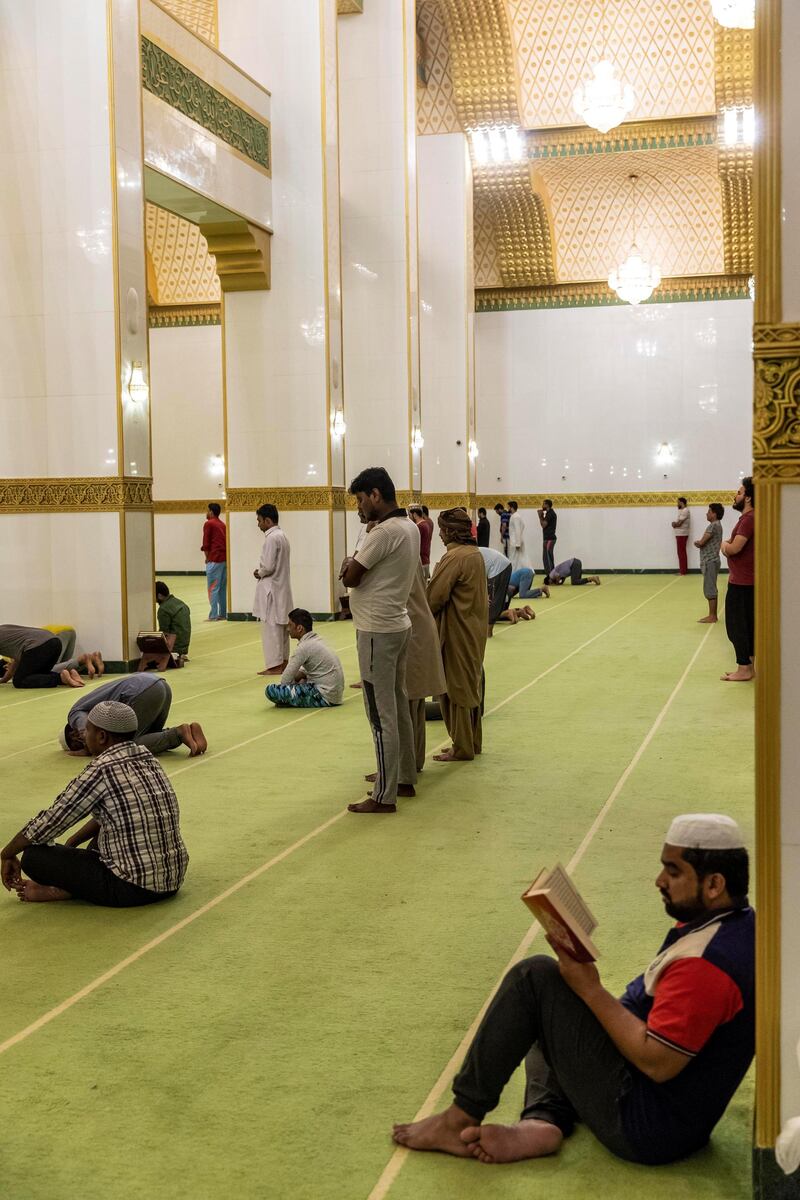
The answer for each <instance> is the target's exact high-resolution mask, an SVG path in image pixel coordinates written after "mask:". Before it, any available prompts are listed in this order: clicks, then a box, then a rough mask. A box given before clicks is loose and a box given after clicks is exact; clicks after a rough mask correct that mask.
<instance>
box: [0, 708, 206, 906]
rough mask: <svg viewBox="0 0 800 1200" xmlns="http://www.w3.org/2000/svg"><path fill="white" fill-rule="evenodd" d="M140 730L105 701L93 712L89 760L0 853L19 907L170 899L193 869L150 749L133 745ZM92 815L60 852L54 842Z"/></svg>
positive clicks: (129, 712)
mask: <svg viewBox="0 0 800 1200" xmlns="http://www.w3.org/2000/svg"><path fill="white" fill-rule="evenodd" d="M136 731H137V718H136V713H135V712H134V711H133V709H132V708H130V706H129V705H127V704H120V703H118V702H117V701H114V700H106V701H103V702H101V703H100V704H97V705H95V707H94V708H93V709H92V710H91V712H90V713H89V719H88V721H87V724H86V748H87V749H88V751H89V753H90V754H91V755H92V759H93V761H92V762H91V763H90V764H89V766H88V767H86V769H85V770H83V771H81V773H80V775H78V776H77V777H76V778H75V779H73V780H72V782H71V783H69V784H67V786H66V788H65V789H64V791H63V792H62V793H61V795H60V796H59V797H58V798H57V799H56V800H55V802H54V803H53V804H52V805H51V806H50V808H46V809H43V810H42V812H40V813H39V814H38V816H35V817H34V818H33V819H32V820H31V821H28V823H27V825H25V826H24V827H23V828H22V829H21V830H20V832H19V833H18V834H17V836H16V837H15V838H12V840H11V841H10V842H9V843H8V845H7V846H5V847H4V849H3V850H2V851H0V868H1V869H2V880H3V885H4V886H5V888H6V889H7V890H8V891H11V890H12V889H13V890H14V891H16V893H17V895H18V896H19V898H20V900H26V901H48V900H71V899H77V900H86V901H87V902H88V903H90V904H103V905H107V906H110V907H112V908H126V907H131V906H134V905H139V904H152V903H153V902H155V901H156V900H164V899H166V898H167V897H168V896H174V895H175V893H176V892H177V890H178V888H179V887H180V886H181V883H182V882H183V877H184V875H185V874H186V867H187V864H188V862H189V855H188V854H187V851H186V847H185V845H184V844H183V840H182V838H181V833H180V815H179V812H178V800H177V797H176V795H175V792H174V791H173V789H172V785H171V784H170V782H169V780H168V778H167V776H166V775H165V773H164V771H163V769H162V768H161V766H160V765H159V764H158V762H157V761H156V759H155V758H154V757H153V755H152V754H151V753H150V751H149V750H147V749H145V747H144V746H137V745H136V744H135V743H134V740H133V739H134V737H135V736H136ZM89 816H90V817H91V819H90V820H89V821H88V822H87V823H86V824H84V825H83V826H82V827H81V828H80V829H79V830H78V831H77V832H76V833H74V834H72V836H71V837H69V838H68V839H67V841H66V843H65V844H64V845H54V844H50V843H52V839H53V838H55V837H58V835H59V834H62V833H66V831H67V830H68V829H70V828H71V827H72V826H73V825H75V824H76V823H77V822H78V821H80V820H83V819H84V818H86V817H89ZM84 842H88V843H89V846H88V848H87V849H86V850H81V849H79V848H78V847H79V846H81V845H82V844H83V843H84ZM20 853H22V862H21V863H20V861H19V859H18V857H17V856H18V855H19V854H20ZM23 871H24V872H25V874H26V875H27V876H28V879H23V878H22V872H23Z"/></svg>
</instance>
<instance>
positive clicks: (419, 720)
mask: <svg viewBox="0 0 800 1200" xmlns="http://www.w3.org/2000/svg"><path fill="white" fill-rule="evenodd" d="M406 610H407V611H408V615H409V617H410V618H411V641H410V642H409V645H408V658H407V659H406V691H407V692H408V707H409V709H410V711H411V724H412V725H413V726H414V754H415V756H416V760H417V770H418V771H421V770H422V768H423V767H424V766H425V701H426V700H427V698H428V696H433V697H436V696H441V695H443V694H444V692H445V691H446V689H447V684H446V683H445V678H444V667H443V666H442V651H441V648H440V646H439V631H438V629H437V628H436V621H435V619H434V616H433V613H432V612H431V610H430V605H429V604H428V596H427V593H426V590H425V577H424V574H423V571H422V566H421V565H420V566H419V567H418V569H417V574H416V577H415V579H414V582H413V584H412V585H411V591H410V593H409V596H408V600H407V602H406Z"/></svg>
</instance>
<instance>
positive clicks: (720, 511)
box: [708, 504, 725, 521]
mask: <svg viewBox="0 0 800 1200" xmlns="http://www.w3.org/2000/svg"><path fill="white" fill-rule="evenodd" d="M708 507H709V508H710V509H711V511H712V512H713V514H714V516H715V517H716V518H717V520H719V521H721V520H722V518H723V517H724V516H725V509H724V508H723V507H722V505H721V504H709V506H708Z"/></svg>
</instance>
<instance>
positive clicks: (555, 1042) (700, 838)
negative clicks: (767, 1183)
mask: <svg viewBox="0 0 800 1200" xmlns="http://www.w3.org/2000/svg"><path fill="white" fill-rule="evenodd" d="M656 887H657V888H658V890H659V892H660V893H661V897H662V901H663V904H664V908H665V911H666V912H667V913H668V915H669V916H671V917H673V918H674V919H675V920H676V921H677V922H678V923H677V924H676V925H675V926H673V928H672V929H671V930H670V932H669V933H668V934H667V937H666V938H665V940H664V942H663V944H662V946H661V948H660V949H659V951H658V954H657V955H656V957H655V958H654V959H653V961H652V962H651V964H650V965H649V967H647V969H646V970H645V971H644V973H643V974H642V975H639V976H637V978H636V979H634V980H633V982H631V983H630V984H628V987H627V988H626V990H625V993H624V995H623V996H622V997H621V999H619V1000H618V999H616V998H615V997H614V996H612V995H611V994H610V993H609V992H607V991H606V990H605V988H604V987H603V986H602V983H601V981H600V976H599V974H598V972H597V968H596V967H595V965H594V963H593V962H577V961H576V960H575V959H574V958H572V957H571V956H570V955H569V954H567V953H566V952H565V951H564V950H563V949H561V948H560V947H557V945H556V943H555V942H554V941H553V942H551V945H552V946H553V948H554V949H555V950H556V954H557V961H556V960H555V959H553V958H551V957H550V956H549V955H537V956H536V957H534V958H528V959H525V960H524V961H523V962H520V963H518V964H517V965H516V966H515V967H513V968H512V969H511V970H510V971H509V972H508V974H507V975H506V977H505V979H504V980H503V982H502V984H501V985H500V987H499V989H498V991H497V993H496V995H495V996H494V998H493V1000H492V1002H491V1004H490V1006H489V1008H488V1010H487V1012H486V1015H485V1016H484V1018H483V1020H482V1022H481V1024H480V1027H479V1029H478V1032H477V1034H476V1035H475V1038H474V1040H473V1042H472V1046H471V1047H470V1049H469V1052H468V1054H467V1057H466V1060H465V1062H464V1065H463V1066H462V1068H461V1071H460V1072H459V1074H458V1075H457V1076H456V1078H455V1080H454V1082H453V1092H454V1100H455V1103H453V1104H451V1105H450V1107H449V1108H448V1109H447V1110H446V1111H445V1112H443V1113H438V1114H437V1115H435V1116H432V1117H428V1118H426V1119H425V1120H422V1121H416V1122H413V1123H412V1124H409V1125H395V1127H394V1135H393V1136H394V1140H395V1141H396V1142H397V1143H399V1144H400V1145H402V1146H407V1147H408V1148H409V1149H411V1150H439V1151H443V1152H445V1153H447V1154H456V1155H460V1156H462V1157H465V1158H467V1157H474V1158H477V1159H479V1160H480V1161H481V1162H484V1163H500V1162H513V1161H516V1160H518V1159H524V1158H539V1157H541V1156H543V1155H546V1154H554V1153H556V1152H557V1151H558V1149H559V1148H560V1146H561V1143H562V1141H563V1140H564V1138H565V1137H567V1136H568V1135H569V1134H570V1133H571V1132H572V1129H573V1127H574V1125H575V1122H576V1121H583V1122H584V1123H585V1124H586V1125H588V1127H589V1128H590V1129H591V1130H592V1132H593V1133H594V1135H595V1136H596V1137H597V1138H598V1139H599V1140H600V1141H601V1142H602V1143H603V1145H604V1146H606V1148H607V1149H609V1150H611V1151H612V1152H613V1153H614V1154H616V1155H618V1156H619V1157H620V1158H624V1159H628V1160H629V1161H631V1162H639V1163H645V1164H657V1163H668V1162H673V1161H674V1160H676V1159H679V1158H683V1157H684V1156H685V1155H687V1154H691V1153H693V1152H694V1151H695V1150H698V1149H700V1147H702V1146H704V1145H705V1144H706V1142H707V1141H708V1139H709V1137H710V1136H711V1132H712V1130H713V1128H714V1126H715V1125H716V1124H717V1122H718V1121H719V1119H720V1117H721V1116H722V1114H723V1112H724V1111H725V1109H726V1107H727V1105H728V1103H729V1101H730V1100H731V1097H732V1096H733V1094H734V1092H735V1091H736V1089H737V1087H738V1086H739V1084H740V1082H741V1080H742V1078H743V1077H744V1074H745V1072H746V1071H747V1069H748V1067H749V1065H750V1062H751V1060H752V1057H753V1050H754V1039H755V1029H754V1025H755V1022H754V1003H755V1001H754V990H755V966H754V951H755V914H754V913H753V910H752V909H751V908H750V907H749V905H748V903H747V888H748V856H747V851H746V849H745V848H744V844H743V841H742V836H741V833H740V831H739V828H738V826H737V825H736V822H735V821H733V820H731V818H730V817H726V816H722V815H720V814H717V813H692V814H689V815H686V816H681V817H677V818H676V819H675V820H674V821H673V822H672V824H671V826H670V828H669V831H668V833H667V838H666V844H665V845H664V848H663V850H662V853H661V871H660V872H659V874H658V877H657V879H656ZM523 1059H524V1061H525V1071H526V1080H527V1083H526V1092H525V1104H524V1107H523V1110H522V1116H521V1119H520V1120H519V1121H518V1122H517V1123H516V1124H514V1125H484V1124H483V1119H484V1117H485V1115H486V1113H488V1112H490V1111H491V1110H492V1109H493V1108H495V1107H496V1106H497V1104H498V1102H499V1100H500V1094H501V1092H502V1090H503V1088H504V1087H505V1085H506V1084H507V1083H508V1081H509V1080H510V1078H511V1076H512V1075H513V1073H514V1071H515V1070H516V1068H517V1067H518V1066H519V1064H520V1063H521V1062H522V1061H523Z"/></svg>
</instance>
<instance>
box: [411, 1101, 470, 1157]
mask: <svg viewBox="0 0 800 1200" xmlns="http://www.w3.org/2000/svg"><path fill="white" fill-rule="evenodd" d="M474 1125H475V1118H474V1117H471V1116H469V1114H468V1113H465V1112H464V1110H463V1109H462V1108H459V1107H458V1105H456V1104H451V1105H450V1107H449V1108H447V1109H445V1111H444V1112H443V1113H436V1115H435V1116H433V1117H425V1119H424V1120H422V1121H412V1122H411V1123H410V1124H408V1125H395V1126H393V1128H392V1141H394V1142H397V1144H398V1146H407V1147H408V1149H409V1150H438V1151H439V1152H440V1153H442V1154H455V1155H457V1157H458V1158H471V1157H472V1155H473V1149H472V1146H471V1145H468V1144H466V1143H465V1142H464V1141H463V1140H462V1136H461V1135H462V1133H463V1132H464V1130H465V1129H468V1128H470V1127H473V1126H474Z"/></svg>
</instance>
